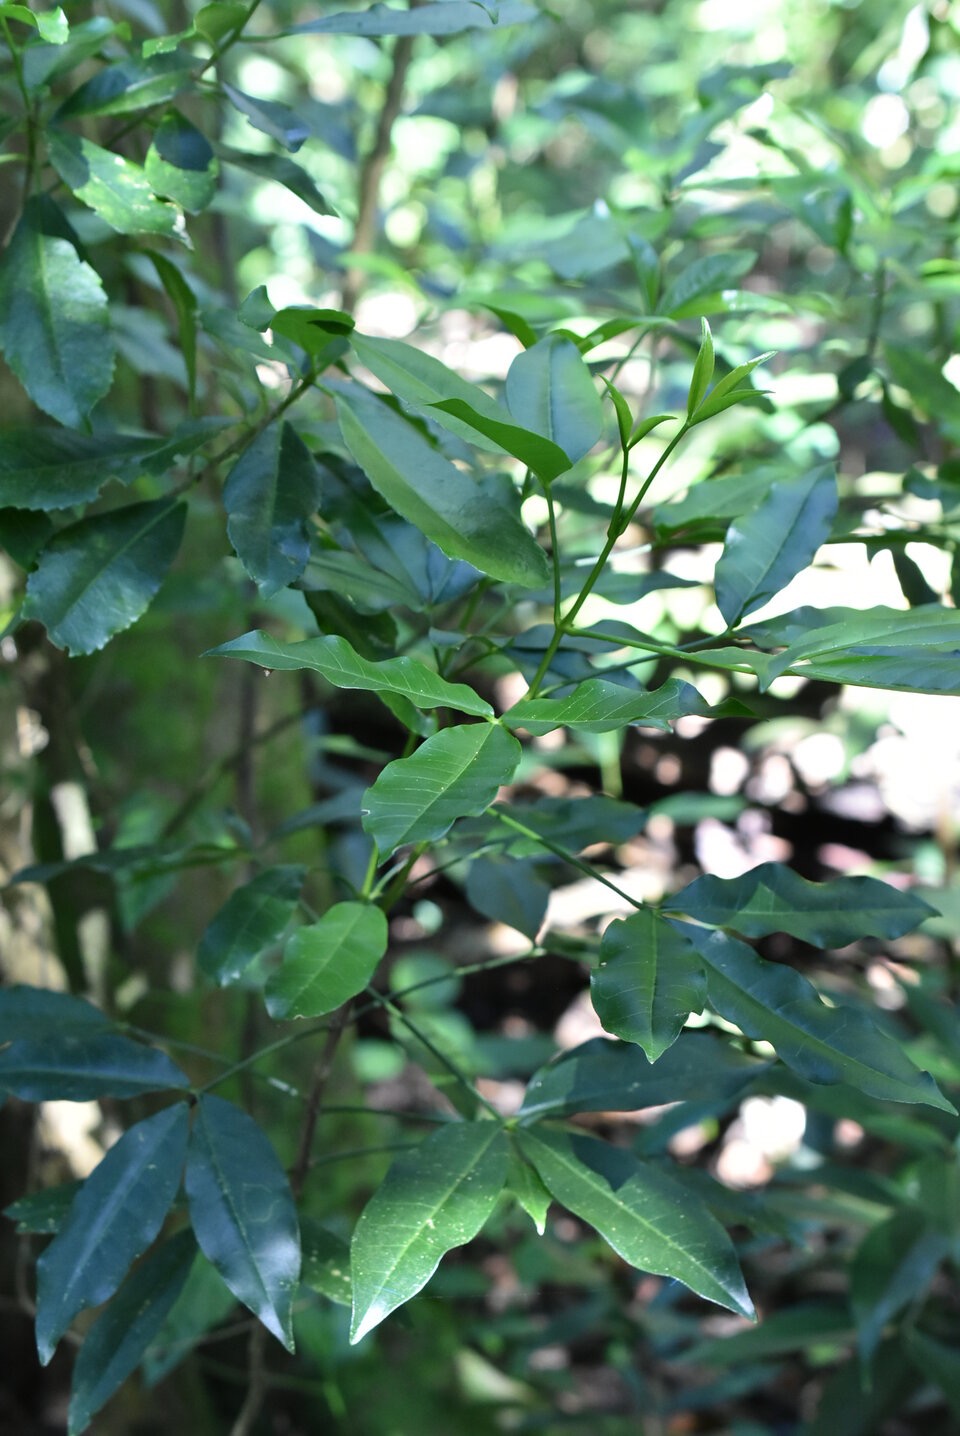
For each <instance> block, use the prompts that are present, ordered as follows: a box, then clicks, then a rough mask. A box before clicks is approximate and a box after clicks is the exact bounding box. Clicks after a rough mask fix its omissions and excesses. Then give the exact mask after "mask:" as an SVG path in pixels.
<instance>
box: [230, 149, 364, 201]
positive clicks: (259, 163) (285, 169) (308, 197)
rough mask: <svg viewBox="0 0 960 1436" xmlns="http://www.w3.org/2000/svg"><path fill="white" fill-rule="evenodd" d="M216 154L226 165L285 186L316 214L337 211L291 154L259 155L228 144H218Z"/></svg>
mask: <svg viewBox="0 0 960 1436" xmlns="http://www.w3.org/2000/svg"><path fill="white" fill-rule="evenodd" d="M217 154H218V155H219V156H220V158H221V160H223V162H224V164H228V165H235V166H236V167H237V169H242V170H248V171H249V173H250V174H255V175H257V176H258V178H260V179H265V180H272V181H273V183H274V184H280V185H283V187H284V189H288V190H289V191H290V193H291V194H295V195H296V196H297V199H302V200H303V202H304V204H306V205H309V207H310V208H311V209H312V210H313V211H314V213H315V214H336V210H335V209H333V208H332V207H331V206H330V205H329V204H328V202H327V201H326V199H324V197H323V195H322V194H321V193H320V191H319V190H318V189H317V186H316V184H315V183H314V181H313V179H312V178H311V176H310V175H309V174H307V171H306V170H305V169H304V168H303V166H302V165H298V164H296V163H295V162H294V161H293V160H292V159H290V158H289V156H288V155H260V154H255V153H253V152H252V151H250V150H235V149H232V148H230V147H229V146H227V145H218V147H217Z"/></svg>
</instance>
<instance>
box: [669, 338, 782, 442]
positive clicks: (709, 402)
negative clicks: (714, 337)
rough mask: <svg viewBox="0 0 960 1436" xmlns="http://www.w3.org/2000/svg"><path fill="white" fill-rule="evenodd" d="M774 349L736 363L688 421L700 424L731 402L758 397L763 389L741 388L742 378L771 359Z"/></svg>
mask: <svg viewBox="0 0 960 1436" xmlns="http://www.w3.org/2000/svg"><path fill="white" fill-rule="evenodd" d="M774 353H775V351H774V350H773V349H769V350H767V352H766V353H765V354H758V355H757V357H756V359H750V360H748V361H747V363H746V364H738V365H737V367H736V368H735V369H731V370H730V372H729V374H725V375H724V376H723V378H722V379H720V380H719V381H718V382H717V383H716V384H715V385H714V386H713V389H712V390H711V392H710V393H709V394H708V395H707V397H706V398H705V399H703V400H702V401H701V403H700V405H699V407H698V409H697V411H696V413H695V414H693V415H692V416H691V417H690V418H689V419H688V423H689V424H690V425H691V426H692V425H694V424H702V423H703V422H704V420H706V419H712V418H713V417H714V416H715V415H716V414H722V413H723V411H724V409H729V408H730V407H731V405H733V404H741V403H745V402H746V401H747V400H750V399H758V398H760V397H761V396H762V395H763V393H764V391H763V390H762V389H752V388H741V387H740V386H741V385H742V384H743V382H744V380H745V379H747V378H749V376H750V375H751V374H752V373H753V371H754V369H756V368H757V366H758V365H759V364H765V363H766V361H767V360H768V359H772V358H773V355H774Z"/></svg>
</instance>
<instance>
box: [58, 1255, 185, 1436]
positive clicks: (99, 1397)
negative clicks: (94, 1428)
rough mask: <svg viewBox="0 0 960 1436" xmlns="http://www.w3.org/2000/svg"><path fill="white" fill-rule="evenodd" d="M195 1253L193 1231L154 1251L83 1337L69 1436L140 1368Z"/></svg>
mask: <svg viewBox="0 0 960 1436" xmlns="http://www.w3.org/2000/svg"><path fill="white" fill-rule="evenodd" d="M196 1250H197V1244H196V1242H195V1241H194V1239H193V1233H192V1232H178V1233H177V1235H176V1236H174V1237H172V1238H171V1239H170V1241H168V1242H164V1243H163V1245H162V1246H159V1247H157V1248H156V1249H155V1250H154V1251H152V1252H151V1253H150V1255H149V1256H148V1257H147V1258H146V1260H145V1261H144V1262H142V1263H141V1265H140V1266H138V1267H137V1269H136V1271H134V1272H132V1273H131V1275H130V1276H128V1277H127V1279H126V1281H125V1282H124V1284H123V1286H122V1287H121V1288H120V1290H119V1291H118V1292H117V1294H116V1296H115V1297H114V1298H113V1300H112V1301H111V1302H110V1305H109V1306H108V1307H107V1309H106V1310H105V1311H104V1312H103V1313H102V1315H100V1316H99V1317H98V1318H97V1320H96V1321H95V1322H94V1324H93V1326H91V1328H90V1330H89V1331H88V1332H87V1333H86V1335H85V1336H84V1339H83V1345H82V1346H81V1348H80V1352H79V1354H78V1356H77V1359H76V1362H75V1364H74V1368H73V1377H72V1380H71V1386H70V1412H69V1417H68V1424H67V1432H68V1436H81V1433H82V1432H84V1431H86V1429H87V1427H88V1426H89V1424H90V1418H91V1417H92V1416H94V1415H95V1414H96V1413H97V1412H98V1411H99V1410H100V1408H101V1406H104V1405H105V1404H106V1403H107V1402H108V1401H109V1400H110V1397H111V1396H112V1395H113V1393H114V1392H115V1391H117V1390H118V1389H119V1388H120V1387H121V1386H122V1385H123V1383H124V1382H125V1381H126V1379H127V1377H128V1376H130V1375H131V1374H132V1372H133V1371H134V1370H135V1369H136V1367H137V1366H139V1364H140V1362H141V1360H142V1359H143V1355H144V1353H145V1351H146V1349H147V1347H148V1346H149V1345H150V1343H151V1341H152V1340H153V1338H154V1337H155V1336H156V1334H157V1332H158V1331H159V1330H160V1328H161V1327H162V1326H163V1323H164V1321H165V1320H166V1317H167V1313H168V1312H169V1310H170V1308H171V1307H172V1306H173V1304H174V1302H175V1301H176V1299H177V1297H178V1296H179V1295H180V1293H181V1291H182V1290H183V1287H184V1284H185V1282H186V1280H187V1276H188V1275H189V1272H190V1266H191V1263H192V1262H193V1259H194V1256H195V1254H196Z"/></svg>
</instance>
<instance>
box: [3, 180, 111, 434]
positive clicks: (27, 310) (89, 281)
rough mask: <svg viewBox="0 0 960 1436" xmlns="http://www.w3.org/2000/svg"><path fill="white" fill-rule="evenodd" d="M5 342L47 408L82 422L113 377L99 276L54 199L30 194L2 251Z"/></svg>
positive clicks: (9, 357) (13, 364)
mask: <svg viewBox="0 0 960 1436" xmlns="http://www.w3.org/2000/svg"><path fill="white" fill-rule="evenodd" d="M0 346H2V348H3V351H4V356H5V358H6V361H7V363H8V364H9V365H10V368H11V369H12V370H13V372H14V373H15V374H16V376H17V378H18V379H19V380H20V382H21V384H22V385H23V387H24V388H25V389H26V391H27V393H28V394H29V395H30V398H31V399H32V400H33V402H34V403H35V404H36V405H37V408H39V409H42V410H43V411H44V413H46V414H51V415H52V416H53V418H54V419H56V420H58V421H59V423H61V424H66V425H68V426H69V427H73V428H76V427H79V426H80V425H82V423H83V421H84V420H85V419H86V417H87V415H88V414H89V412H90V410H91V409H92V408H93V406H94V404H96V402H97V400H98V399H102V398H103V396H104V394H105V393H106V392H107V390H108V389H109V388H110V385H111V383H112V382H113V363H114V353H115V350H114V343H113V338H112V336H111V334H110V318H109V312H108V308H107V296H106V294H105V293H104V289H103V285H102V284H101V282H100V276H99V275H98V274H97V272H96V271H95V270H94V269H92V268H91V267H90V265H89V264H87V263H86V262H85V261H84V260H82V259H81V258H80V256H79V255H78V254H77V251H76V249H75V248H74V245H73V243H72V241H71V239H70V238H69V237H68V231H67V227H66V222H65V221H64V219H63V217H62V215H61V214H60V212H59V211H58V210H57V209H56V208H55V206H54V205H53V204H52V203H51V201H49V200H44V199H35V200H31V201H30V202H29V203H28V204H27V206H26V208H25V210H24V212H23V216H22V218H21V220H20V223H19V224H18V225H17V228H16V230H15V232H14V235H13V238H12V239H11V241H10V243H9V244H8V246H7V249H6V252H5V253H4V254H3V256H2V257H0Z"/></svg>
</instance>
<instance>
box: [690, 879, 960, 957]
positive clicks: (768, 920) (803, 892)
mask: <svg viewBox="0 0 960 1436" xmlns="http://www.w3.org/2000/svg"><path fill="white" fill-rule="evenodd" d="M664 906H665V907H666V908H667V910H669V911H671V912H677V913H684V914H685V915H686V916H687V917H692V918H693V919H694V920H695V921H696V922H702V923H707V924H708V925H709V926H711V927H728V928H732V929H733V930H734V931H735V932H739V933H742V934H743V936H744V937H766V936H767V935H768V934H769V933H772V932H788V933H790V935H791V936H792V937H797V938H800V939H801V941H803V942H810V943H813V944H814V945H815V946H817V947H844V946H846V944H847V943H848V942H856V941H857V940H858V939H859V938H864V937H887V938H896V937H903V935H904V933H906V932H912V931H913V929H914V928H915V927H918V926H919V925H920V923H922V922H924V921H925V920H926V919H927V918H929V917H933V916H935V910H934V909H933V908H932V907H931V906H930V905H929V903H926V902H924V901H923V899H922V898H918V897H916V896H915V895H914V894H913V893H910V892H901V891H900V890H899V889H898V888H894V887H891V886H890V884H889V883H884V882H879V881H878V880H877V879H876V878H834V879H833V880H832V881H831V882H826V883H812V882H808V881H807V879H806V878H802V877H800V876H799V874H797V873H795V872H794V871H793V870H792V869H791V868H788V867H786V866H784V864H783V863H761V865H760V866H759V867H757V868H751V869H750V871H749V872H746V873H742V874H741V875H740V876H739V877H736V878H718V877H713V876H712V875H710V874H707V875H705V876H704V877H700V878H696V879H695V880H694V881H693V882H692V883H690V885H689V886H688V887H685V888H684V889H683V890H682V891H681V892H679V893H675V894H674V895H673V897H671V898H669V899H668V900H667V901H666V903H665V904H664Z"/></svg>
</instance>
